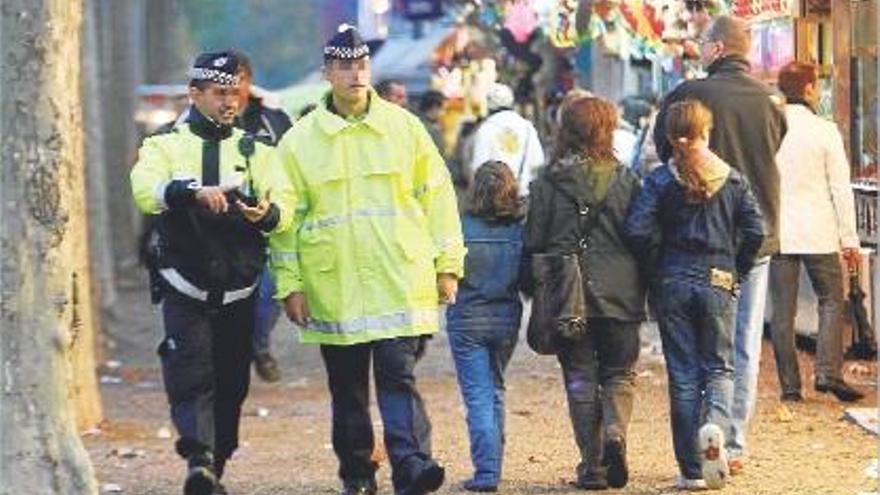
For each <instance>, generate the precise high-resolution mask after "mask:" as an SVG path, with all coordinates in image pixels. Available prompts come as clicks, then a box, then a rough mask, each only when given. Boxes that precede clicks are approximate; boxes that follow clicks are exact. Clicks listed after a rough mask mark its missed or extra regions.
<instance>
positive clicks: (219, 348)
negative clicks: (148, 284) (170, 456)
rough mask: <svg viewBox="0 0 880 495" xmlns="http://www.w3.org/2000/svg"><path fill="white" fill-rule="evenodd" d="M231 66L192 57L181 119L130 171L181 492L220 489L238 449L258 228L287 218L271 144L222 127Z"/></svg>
mask: <svg viewBox="0 0 880 495" xmlns="http://www.w3.org/2000/svg"><path fill="white" fill-rule="evenodd" d="M238 64H239V61H238V60H237V59H236V56H235V54H234V53H233V52H219V53H205V54H202V55H200V56H199V57H197V58H196V61H195V63H194V65H193V67H192V69H190V78H191V80H190V84H189V94H190V98H191V99H192V101H193V106H192V108H190V111H189V115H188V117H187V119H186V122H185V123H184V124H183V125H178V126H175V127H174V129H172V130H171V131H170V132H168V133H165V134H161V135H156V136H154V137H150V138H148V139H146V140H145V141H144V143H143V145H142V146H141V149H140V152H139V157H138V162H137V164H135V166H134V168H133V169H132V171H131V186H132V192H133V194H134V199H135V202H136V203H137V205H138V207H139V208H140V209H141V210H142V211H143V212H144V213H147V214H151V215H158V216H159V221H158V227H157V232H158V242H157V245H156V248H157V260H156V263H157V266H156V267H155V268H156V270H157V271H158V274H159V279H160V283H161V286H162V290H161V296H162V299H163V302H162V315H163V320H164V326H165V338H164V339H163V340H162V342H161V344H160V346H159V355H160V357H161V361H162V371H163V378H164V382H165V391H166V393H167V395H168V401H169V403H170V405H171V418H172V421H173V422H174V426H175V427H176V428H177V432H178V434H179V437H180V438H179V439H178V440H177V443H176V449H177V452H178V453H179V454H180V455H181V456H183V457H184V458H186V459H187V464H188V472H187V476H186V481H185V483H184V493H185V495H210V494H216V493H226V492H225V490H224V489H223V488H222V485H220V484H219V479H220V477H221V476H222V474H223V470H224V467H225V464H226V461H227V459H229V457H230V456H231V455H232V453H233V451H234V450H235V449H236V447H237V446H238V425H239V418H240V415H241V404H242V402H243V401H244V399H245V396H246V395H247V390H248V385H249V380H250V374H249V367H250V361H251V338H252V333H253V326H254V291H255V289H256V286H257V280H258V277H259V275H260V272H261V270H262V268H263V266H264V265H265V262H266V254H265V252H266V249H265V248H266V235H267V234H269V233H272V235H271V236H270V237H269V246H270V249H271V248H273V247H274V245H275V244H276V242H277V239H278V235H279V234H280V233H283V231H284V230H285V229H286V228H288V227H289V226H290V223H291V219H292V215H291V214H292V204H293V190H292V188H291V186H290V182H289V181H288V179H287V176H286V174H284V172H283V171H282V170H281V169H279V168H274V165H273V164H272V163H270V161H269V159H270V155H271V151H270V150H271V149H270V148H269V147H266V146H264V145H263V144H261V143H259V142H255V140H254V139H253V137H252V136H250V135H246V134H245V133H243V132H242V131H240V130H238V129H234V128H233V127H232V123H233V121H234V119H235V117H236V115H237V110H238V101H239V99H238V87H237V84H238V76H237V71H238ZM275 266H279V267H280V266H283V262H282V261H276V262H275Z"/></svg>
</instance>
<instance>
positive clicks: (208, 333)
mask: <svg viewBox="0 0 880 495" xmlns="http://www.w3.org/2000/svg"><path fill="white" fill-rule="evenodd" d="M162 314H163V317H164V323H165V339H164V340H163V341H162V343H161V344H160V345H159V356H160V357H161V360H162V375H163V378H164V382H165V391H166V393H167V395H168V402H169V404H170V406H171V420H172V422H173V423H174V426H175V428H176V429H177V432H178V435H179V437H180V438H179V439H178V441H177V444H176V447H177V452H178V453H179V454H180V455H181V456H183V457H185V458H188V459H190V460H191V461H192V460H193V459H196V458H200V459H204V458H205V456H206V455H207V456H213V459H214V461H215V463H221V464H222V463H223V462H225V460H226V459H228V458H229V457H230V456H231V455H232V453H233V452H234V451H235V449H236V448H237V447H238V427H239V419H240V417H241V405H242V403H243V402H244V400H245V397H246V396H247V392H248V386H249V384H250V363H251V339H252V338H253V326H254V296H251V297H249V298H247V299H243V300H241V301H237V302H233V303H230V304H227V305H223V306H219V307H216V306H209V305H208V304H206V303H203V302H200V301H197V300H195V299H191V298H189V297H187V296H184V295H181V294H179V293H177V292H174V291H173V290H171V289H168V290H166V291H165V294H164V300H163V303H162Z"/></svg>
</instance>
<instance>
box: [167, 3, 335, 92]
mask: <svg viewBox="0 0 880 495" xmlns="http://www.w3.org/2000/svg"><path fill="white" fill-rule="evenodd" d="M321 4H322V0H187V1H185V2H180V6H181V7H182V8H183V11H184V14H185V16H186V20H185V24H186V28H187V29H188V31H189V32H188V34H189V38H190V40H191V41H192V44H193V47H194V48H195V49H196V51H203V50H223V49H228V48H236V49H239V50H242V51H244V52H245V53H246V54H247V55H248V57H250V59H251V63H252V64H253V66H254V73H255V74H254V80H255V82H256V83H257V84H259V85H260V86H263V87H265V88H269V89H276V88H281V87H285V86H288V85H290V84H293V83H295V82H297V81H298V80H299V79H300V78H302V77H303V76H305V75H306V74H308V73H309V72H311V71H313V70H315V69H316V68H318V67H319V66H320V64H321V51H320V48H321V44H322V40H321V39H320V37H321V36H320V29H321V19H320V16H321V12H320V8H321Z"/></svg>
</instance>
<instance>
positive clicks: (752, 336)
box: [725, 257, 770, 457]
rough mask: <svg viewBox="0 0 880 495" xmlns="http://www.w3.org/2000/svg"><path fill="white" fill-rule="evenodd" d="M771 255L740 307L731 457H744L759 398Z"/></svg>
mask: <svg viewBox="0 0 880 495" xmlns="http://www.w3.org/2000/svg"><path fill="white" fill-rule="evenodd" d="M769 274H770V258H769V257H767V258H760V259H758V260H756V261H755V266H754V267H753V268H752V270H751V271H750V272H749V276H748V279H747V280H746V281H745V282H744V283H743V285H742V292H741V294H740V298H739V304H738V305H737V310H736V336H735V337H734V339H733V342H734V345H735V346H736V354H735V355H734V359H733V366H734V373H735V385H734V389H733V410H732V418H731V419H732V421H731V423H730V430H725V431H726V432H727V433H726V437H727V450H728V452H729V453H730V456H731V457H741V456H743V455H744V454H745V449H746V432H747V431H748V428H749V422H750V421H751V419H752V414H754V412H755V403H756V402H757V401H758V373H759V372H760V371H761V369H760V366H761V338H762V336H763V334H764V309H765V308H766V305H767V281H768V278H769Z"/></svg>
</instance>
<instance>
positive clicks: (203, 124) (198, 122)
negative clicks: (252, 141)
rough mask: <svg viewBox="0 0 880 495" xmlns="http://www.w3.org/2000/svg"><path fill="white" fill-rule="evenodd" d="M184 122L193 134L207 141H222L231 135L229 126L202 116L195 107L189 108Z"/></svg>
mask: <svg viewBox="0 0 880 495" xmlns="http://www.w3.org/2000/svg"><path fill="white" fill-rule="evenodd" d="M186 122H187V123H188V124H189V128H190V130H191V131H192V132H193V134H195V135H196V136H198V137H200V138H202V139H205V140H207V141H222V140H224V139H226V138H228V137H229V136H231V135H232V126H231V125H228V124H218V123H217V122H214V121H213V120H211V119H209V118H208V117H206V116H205V115H203V114H202V112H200V111H199V109H198V108H196V106H195V105H192V106H190V109H189V115H187V117H186Z"/></svg>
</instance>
